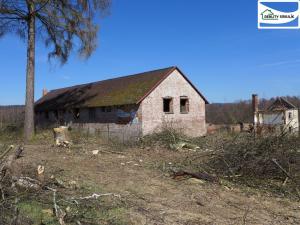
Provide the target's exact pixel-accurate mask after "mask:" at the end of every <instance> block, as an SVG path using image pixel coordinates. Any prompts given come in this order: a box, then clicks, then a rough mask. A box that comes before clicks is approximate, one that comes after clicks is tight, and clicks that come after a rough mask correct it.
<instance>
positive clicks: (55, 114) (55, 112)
mask: <svg viewBox="0 0 300 225" xmlns="http://www.w3.org/2000/svg"><path fill="white" fill-rule="evenodd" d="M54 117H55V119H57V120H58V110H55V111H54Z"/></svg>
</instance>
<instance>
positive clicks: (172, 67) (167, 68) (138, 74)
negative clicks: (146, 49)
mask: <svg viewBox="0 0 300 225" xmlns="http://www.w3.org/2000/svg"><path fill="white" fill-rule="evenodd" d="M176 68H177V66H169V67H165V68H161V69H155V70H149V71H144V72H140V73H135V74H131V75H126V76H119V77H114V78H109V79H105V80H98V81H93V82H89V83H85V84H76V85H72V86H68V87H63V88H56V89H52V90H50V91H49V92H52V91H57V90H63V89H67V88H76V87H82V86H85V85H89V84H95V83H100V82H105V81H110V80H117V79H122V78H127V77H132V76H140V75H143V74H145V73H153V72H157V71H160V70H171V69H172V70H173V69H176Z"/></svg>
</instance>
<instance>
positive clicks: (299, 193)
mask: <svg viewBox="0 0 300 225" xmlns="http://www.w3.org/2000/svg"><path fill="white" fill-rule="evenodd" d="M271 161H272V162H273V163H274V164H275V165H276V166H277V167H278V168H279V169H280V170H281V171H282V172H283V173H284V174H285V175H286V176H287V177H288V178H290V179H291V180H292V181H293V182H294V183H295V184H296V187H295V190H296V192H297V194H298V197H299V198H300V191H299V188H298V186H299V183H298V182H297V181H296V180H295V178H294V177H292V176H291V175H290V174H289V173H288V172H287V171H286V170H285V169H284V168H283V167H282V166H281V165H280V164H279V163H278V162H277V160H276V159H272V160H271ZM286 181H287V179H286ZM286 181H285V182H284V183H286Z"/></svg>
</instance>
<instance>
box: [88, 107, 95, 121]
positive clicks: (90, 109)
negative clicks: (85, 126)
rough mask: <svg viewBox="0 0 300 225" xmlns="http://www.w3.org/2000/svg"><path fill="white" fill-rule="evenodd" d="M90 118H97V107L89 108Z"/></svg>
mask: <svg viewBox="0 0 300 225" xmlns="http://www.w3.org/2000/svg"><path fill="white" fill-rule="evenodd" d="M89 118H90V120H95V119H96V109H95V108H89Z"/></svg>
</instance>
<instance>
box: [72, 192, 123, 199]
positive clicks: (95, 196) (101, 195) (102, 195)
mask: <svg viewBox="0 0 300 225" xmlns="http://www.w3.org/2000/svg"><path fill="white" fill-rule="evenodd" d="M104 196H113V197H116V198H121V195H120V194H115V193H104V194H96V193H94V194H92V195H89V196H85V197H78V198H74V197H73V198H71V200H76V199H77V200H87V199H98V198H100V197H104Z"/></svg>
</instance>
